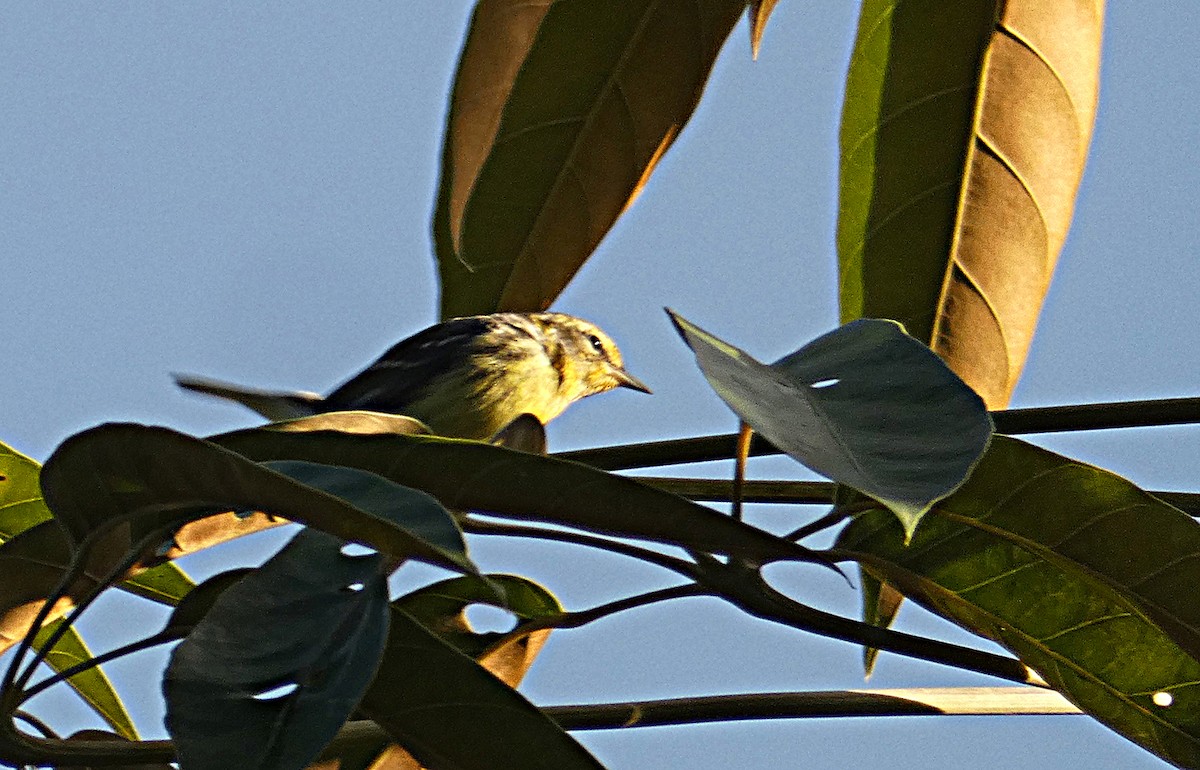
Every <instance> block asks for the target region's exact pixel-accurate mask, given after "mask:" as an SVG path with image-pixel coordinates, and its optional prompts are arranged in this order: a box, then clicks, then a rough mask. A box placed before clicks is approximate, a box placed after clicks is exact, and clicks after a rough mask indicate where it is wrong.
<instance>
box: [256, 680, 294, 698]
mask: <svg viewBox="0 0 1200 770" xmlns="http://www.w3.org/2000/svg"><path fill="white" fill-rule="evenodd" d="M298 689H300V685H298V684H296V683H295V682H285V683H284V684H281V685H277V686H275V687H269V688H267V689H266V690H263V691H262V692H258V693H255V694H254V696H253V698H254V700H257V701H269V700H282V699H283V698H286V697H288V696H289V695H291V694H292V693H294V692H296V690H298Z"/></svg>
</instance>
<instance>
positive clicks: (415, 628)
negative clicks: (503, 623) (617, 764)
mask: <svg viewBox="0 0 1200 770" xmlns="http://www.w3.org/2000/svg"><path fill="white" fill-rule="evenodd" d="M361 709H362V711H363V713H365V714H366V715H367V716H368V717H370V718H371V719H373V720H374V721H376V722H378V723H379V725H380V726H382V727H383V728H384V729H385V730H386V731H387V732H388V734H389V735H391V736H392V737H393V738H395V739H396V741H397V743H399V744H400V745H401V746H403V747H404V748H405V749H407V750H408V751H409V752H411V753H412V755H413V756H414V757H416V758H417V759H418V760H419V761H420V762H421V764H422V765H424V766H426V767H429V768H431V770H442V769H443V768H454V769H455V770H539V768H541V769H543V770H574V769H575V768H589V769H590V770H594V769H595V768H598V767H601V765H600V764H599V763H598V762H596V760H595V759H593V758H592V756H591V755H590V754H588V752H587V751H586V750H585V749H584V748H583V747H582V746H580V745H579V744H578V743H576V742H575V740H574V739H573V738H571V737H570V736H569V735H567V733H566V732H564V731H563V730H562V728H560V727H559V726H558V725H557V724H555V723H554V722H553V721H551V720H550V718H549V717H547V716H546V715H545V714H543V713H542V712H541V711H539V710H538V709H537V708H536V707H534V706H533V705H532V704H531V703H529V702H528V701H526V700H525V699H524V698H523V697H521V695H520V694H518V693H517V692H516V691H515V690H513V689H511V688H510V687H508V686H507V685H505V684H504V683H502V682H501V681H500V680H499V679H497V678H496V677H494V676H492V675H491V674H489V673H488V672H487V671H486V670H484V669H483V668H482V667H481V666H480V665H479V664H477V663H476V662H475V661H473V660H471V658H469V657H467V656H466V655H463V654H462V653H460V652H458V651H457V650H455V649H453V648H452V647H450V646H449V645H447V644H446V643H445V642H443V641H441V640H440V639H438V638H437V637H436V636H434V635H433V634H432V633H430V632H429V631H428V630H427V629H426V628H425V627H424V626H423V625H421V623H419V622H418V621H417V620H415V619H414V618H412V617H411V616H409V615H407V614H406V613H404V612H403V611H401V610H397V609H393V610H392V625H391V632H390V634H389V636H388V643H387V651H386V652H385V653H384V657H383V662H382V663H380V666H379V671H378V673H377V674H376V676H375V681H374V682H373V683H372V685H371V688H370V690H368V692H367V695H366V697H365V698H364V699H363V702H362V704H361Z"/></svg>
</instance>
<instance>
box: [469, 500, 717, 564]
mask: <svg viewBox="0 0 1200 770" xmlns="http://www.w3.org/2000/svg"><path fill="white" fill-rule="evenodd" d="M462 528H463V531H464V532H469V533H471V534H475V535H499V536H502V537H529V538H537V539H539V540H556V541H558V542H562V543H572V544H574V545H584V546H588V547H589V548H599V549H601V550H604V551H609V552H611V553H616V554H620V555H622V556H628V557H630V558H632V559H638V560H640V561H644V562H648V563H650V564H656V565H658V566H659V567H662V568H664V569H669V570H671V571H672V572H675V573H677V574H680V575H683V576H684V577H686V578H692V579H694V578H695V574H696V565H694V564H692V563H690V562H687V561H684V560H683V559H677V558H675V557H673V556H667V555H666V554H662V553H659V552H657V551H651V550H650V549H648V548H639V547H638V546H636V545H629V544H628V543H622V542H620V541H617V540H609V539H608V538H604V537H597V536H595V535H587V534H584V533H582V532H568V531H564V530H557V529H544V528H542V527H530V526H526V525H524V524H507V523H505V524H501V523H497V522H491V521H481V520H479V519H477V518H475V517H474V516H468V517H466V519H465V520H463V522H462Z"/></svg>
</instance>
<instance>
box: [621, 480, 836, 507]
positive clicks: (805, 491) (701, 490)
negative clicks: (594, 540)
mask: <svg viewBox="0 0 1200 770" xmlns="http://www.w3.org/2000/svg"><path fill="white" fill-rule="evenodd" d="M632 478H634V479H636V480H637V481H638V482H640V483H642V484H645V485H646V486H649V487H654V488H655V489H661V490H662V491H664V492H670V493H671V494H673V495H679V496H680V497H686V498H688V499H689V500H695V501H697V502H706V503H728V502H731V501H732V500H733V492H734V489H733V486H734V485H733V482H732V481H727V480H725V479H695V478H688V479H679V478H671V477H668V476H633V477H632ZM742 484H743V486H742V501H743V502H746V503H790V504H793V505H828V504H829V503H831V502H833V493H834V490H836V489H837V484H834V483H833V482H832V481H751V480H746V481H744V482H742Z"/></svg>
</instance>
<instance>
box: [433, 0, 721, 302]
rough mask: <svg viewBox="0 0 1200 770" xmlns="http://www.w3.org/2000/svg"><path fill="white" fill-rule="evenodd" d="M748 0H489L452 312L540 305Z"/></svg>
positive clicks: (444, 201) (476, 30) (457, 190)
mask: <svg viewBox="0 0 1200 770" xmlns="http://www.w3.org/2000/svg"><path fill="white" fill-rule="evenodd" d="M744 7H745V0H699V1H698V2H697V1H696V0H623V2H619V3H613V2H608V0H572V1H571V2H549V3H529V2H527V0H481V1H480V2H479V4H478V5H477V6H476V9H475V14H474V16H473V18H472V20H471V28H470V32H469V33H468V36H467V41H466V44H465V46H464V48H463V52H462V58H461V60H460V62H459V69H458V76H457V79H456V80H455V84H454V90H453V92H452V94H451V98H450V115H449V120H448V124H447V129H446V139H445V147H444V150H443V157H442V179H441V187H440V190H439V193H438V203H437V209H436V211H435V213H434V238H435V242H436V246H437V256H438V265H439V268H440V271H441V280H442V316H443V317H451V316H456V315H470V314H474V313H487V312H492V311H494V310H540V309H543V308H545V307H547V306H548V305H549V304H550V303H551V302H552V301H553V300H554V298H555V297H557V296H558V294H559V292H561V291H562V290H563V288H564V287H565V286H566V285H567V283H568V282H569V281H570V280H571V278H572V277H573V276H574V275H575V273H576V272H577V271H578V270H579V268H580V267H581V266H582V265H583V263H584V261H585V260H586V259H587V258H588V257H589V256H590V255H591V253H592V251H593V250H594V249H595V248H596V246H597V245H598V244H599V243H600V240H601V239H602V238H603V237H604V235H605V233H607V232H608V230H609V228H610V227H612V225H613V223H614V222H615V221H616V219H617V217H618V216H619V215H620V214H621V212H622V211H623V210H624V209H625V207H626V205H627V204H628V202H629V201H630V200H631V199H632V198H633V197H634V196H635V195H636V194H637V192H638V191H639V189H640V188H641V187H642V185H643V184H644V183H645V181H646V179H647V178H648V176H649V174H650V172H651V171H652V169H653V167H654V165H655V164H656V163H657V162H658V160H659V158H661V156H662V153H663V151H664V150H665V149H666V148H667V146H669V144H670V143H671V141H673V139H674V137H675V136H676V135H677V134H678V132H679V130H680V128H681V127H682V126H683V125H684V124H686V123H687V121H688V118H689V117H690V116H691V114H692V111H693V110H694V109H695V107H696V104H697V102H698V101H699V99H700V95H701V93H702V91H703V89H704V84H705V81H706V80H707V79H708V74H709V72H710V70H711V69H712V66H713V62H714V61H715V60H716V56H717V54H718V52H719V51H720V49H721V46H722V45H723V44H724V42H725V39H726V38H727V37H728V36H729V33H730V31H731V30H732V29H733V25H734V24H735V23H736V22H737V19H738V17H739V16H740V15H741V13H742V10H743V8H744Z"/></svg>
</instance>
